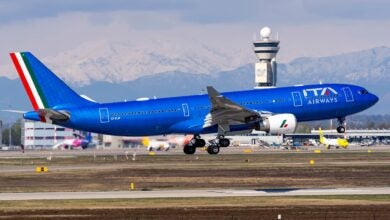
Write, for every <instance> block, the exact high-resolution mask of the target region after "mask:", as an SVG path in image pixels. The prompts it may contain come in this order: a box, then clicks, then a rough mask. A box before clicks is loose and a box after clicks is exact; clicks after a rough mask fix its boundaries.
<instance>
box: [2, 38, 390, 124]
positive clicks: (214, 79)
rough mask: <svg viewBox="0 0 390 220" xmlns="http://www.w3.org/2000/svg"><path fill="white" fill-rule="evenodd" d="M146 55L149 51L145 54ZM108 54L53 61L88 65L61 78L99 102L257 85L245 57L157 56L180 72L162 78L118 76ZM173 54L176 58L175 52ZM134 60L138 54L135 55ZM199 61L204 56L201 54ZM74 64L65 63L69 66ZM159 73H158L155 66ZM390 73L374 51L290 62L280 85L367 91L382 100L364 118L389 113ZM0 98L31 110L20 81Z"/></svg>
mask: <svg viewBox="0 0 390 220" xmlns="http://www.w3.org/2000/svg"><path fill="white" fill-rule="evenodd" d="M126 47H127V46H123V45H121V46H118V48H122V49H118V48H117V49H115V48H114V49H113V48H111V49H112V50H114V51H116V53H118V54H120V53H124V54H126V52H125V51H123V49H124V48H126ZM85 50H88V48H85ZM205 50H206V51H208V52H206V54H209V55H210V54H212V53H221V52H217V51H214V52H210V51H213V50H211V49H205ZM177 51H179V49H177ZM139 53H140V54H143V53H142V51H139ZM145 53H149V52H148V51H146V52H145ZM183 53H185V52H183ZM88 54H89V55H88ZM110 54H111V53H109V54H104V51H97V52H96V51H94V52H86V54H83V57H85V58H84V59H81V60H79V58H80V57H79V56H81V55H79V54H78V55H71V54H70V53H68V52H67V54H61V55H58V56H57V57H55V58H53V59H54V60H57V59H58V60H57V62H56V63H61V65H65V64H63V63H62V62H59V60H60V58H61V57H66V60H72V57H73V59H74V62H76V63H79V64H80V65H81V64H82V63H83V62H86V63H85V64H84V65H86V67H85V69H83V68H81V69H79V70H77V71H81V70H85V71H86V73H85V74H89V75H85V74H84V76H87V77H85V78H83V77H84V76H82V77H81V78H80V80H75V79H76V78H75V76H77V74H75V76H72V77H64V76H63V75H61V74H59V76H60V77H61V78H63V79H65V81H67V82H68V83H70V84H71V85H72V87H73V88H74V89H75V90H76V91H77V92H79V93H81V94H85V95H87V96H89V97H90V98H92V99H94V100H96V101H99V102H107V101H123V100H133V99H136V98H140V97H151V98H153V97H167V96H180V95H189V94H200V93H204V92H205V88H206V86H207V85H213V86H214V87H215V88H216V89H218V90H220V91H230V90H243V89H251V88H253V86H254V67H253V64H243V63H245V60H246V58H243V57H241V58H236V59H235V60H236V61H234V62H233V61H232V60H234V59H233V58H232V57H233V56H232V55H231V56H230V58H229V56H226V61H227V62H230V61H231V63H228V64H226V65H225V66H223V65H220V64H219V65H216V66H215V67H212V62H213V61H214V60H208V58H210V56H212V55H210V56H205V57H203V58H200V57H193V61H192V62H189V58H188V57H187V58H186V59H187V60H186V61H185V62H184V61H183V63H182V64H178V63H180V62H179V60H180V59H179V58H178V59H179V60H177V59H172V57H170V56H167V57H165V60H164V59H162V58H161V57H159V58H158V61H153V62H157V63H161V64H159V65H162V66H164V65H165V66H166V67H167V66H170V67H177V68H172V71H171V69H170V68H166V69H164V68H162V70H166V71H160V72H158V73H153V71H150V70H145V71H147V72H145V73H144V74H143V70H141V69H140V70H137V71H136V72H135V74H133V75H125V76H121V75H120V74H119V75H118V73H119V72H121V71H123V68H126V65H125V66H119V67H118V66H115V65H114V64H113V63H112V59H113V58H112V57H110ZM170 54H171V55H172V54H173V53H170ZM88 56H89V57H90V58H88ZM131 56H135V55H134V54H133V55H131ZM145 56H146V55H145ZM198 56H200V55H199V54H198ZM126 57H127V56H124V57H123V59H131V58H130V57H127V58H126ZM207 57H208V58H207ZM216 57H219V56H216ZM64 59H65V58H64ZM156 59H157V58H156ZM220 59H222V58H220ZM44 62H45V61H44ZM52 62H54V61H51V62H48V64H47V65H48V66H49V67H50V68H52V67H53V66H51V64H50V63H52ZM70 62H71V61H67V63H70ZM132 62H133V61H131V60H129V66H131V63H132ZM148 62H149V61H148ZM184 63H185V65H184ZM217 63H221V61H220V60H218V62H217ZM203 64H205V65H203ZM143 65H145V66H147V65H148V64H147V62H145V63H144V64H143ZM177 65H178V66H177ZM81 66H82V65H81ZM184 66H186V67H184ZM234 66H235V67H236V68H234ZM62 68H65V67H62ZM116 68H117V69H116ZM213 68H214V69H213ZM52 69H53V70H54V71H55V72H56V70H55V69H61V68H59V67H58V66H56V67H54V68H52ZM156 69H159V68H157V67H156ZM224 69H226V70H224ZM98 70H100V72H99V71H98ZM221 70H222V71H221ZM72 71H73V69H72V68H70V69H69V70H68V71H66V72H72ZM75 71H76V70H75ZM77 71H76V72H77ZM389 71H390V48H387V47H376V48H372V49H367V50H362V51H357V52H352V53H345V54H339V55H336V56H328V57H302V58H298V59H295V60H292V61H291V62H288V63H279V64H278V86H287V85H296V84H314V83H319V82H322V83H328V82H335V83H351V84H357V85H361V86H364V87H366V88H367V89H368V90H369V91H371V92H373V93H375V94H377V95H378V96H379V98H380V101H379V102H378V103H377V104H376V105H375V106H374V107H372V108H370V109H369V110H366V111H365V114H390V107H389V105H388V103H389V102H390V90H389V89H388V87H389V85H390V75H389V73H388V72H389ZM129 72H130V71H129ZM77 73H79V72H77ZM92 73H93V74H92ZM108 73H110V74H108ZM95 74H96V75H95ZM15 75H16V74H15ZM0 94H2V95H1V96H0V109H4V108H13V109H22V110H28V109H30V103H29V101H28V99H27V96H26V95H25V93H24V91H23V89H22V86H21V83H20V82H19V80H18V79H9V78H5V77H0ZM11 94H12V95H11ZM0 117H2V118H6V119H7V118H9V119H12V118H14V117H17V116H9V114H7V115H4V114H0Z"/></svg>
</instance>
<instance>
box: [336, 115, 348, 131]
mask: <svg viewBox="0 0 390 220" xmlns="http://www.w3.org/2000/svg"><path fill="white" fill-rule="evenodd" d="M337 123H338V125H339V126H338V127H337V129H336V130H337V132H338V133H345V125H346V123H345V117H342V118H337Z"/></svg>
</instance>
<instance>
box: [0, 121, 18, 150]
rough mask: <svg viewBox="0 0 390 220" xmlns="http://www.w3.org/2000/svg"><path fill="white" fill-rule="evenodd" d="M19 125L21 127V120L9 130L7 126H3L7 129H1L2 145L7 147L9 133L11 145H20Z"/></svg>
mask: <svg viewBox="0 0 390 220" xmlns="http://www.w3.org/2000/svg"><path fill="white" fill-rule="evenodd" d="M21 125H22V120H21V119H19V120H17V121H16V122H15V123H13V124H12V125H11V129H10V128H9V126H5V127H8V128H3V130H2V131H1V134H2V137H3V140H2V144H4V145H9V142H10V131H11V145H13V146H19V145H20V144H21V141H22V140H21V134H22V131H21Z"/></svg>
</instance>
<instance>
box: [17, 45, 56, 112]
mask: <svg viewBox="0 0 390 220" xmlns="http://www.w3.org/2000/svg"><path fill="white" fill-rule="evenodd" d="M10 55H11V58H12V61H13V63H14V65H15V68H16V70H17V72H18V74H19V77H20V79H21V81H22V83H23V86H24V89H25V90H26V92H27V95H28V97H29V99H30V101H31V104H32V106H33V108H34V110H35V111H38V110H39V109H45V108H48V104H47V102H46V99H45V96H44V93H43V91H42V89H41V87H40V85H39V83H38V81H37V78H36V75H35V74H36V73H34V70H33V68H32V67H31V64H30V63H29V61H28V59H27V58H26V54H25V53H24V52H17V53H11V54H10Z"/></svg>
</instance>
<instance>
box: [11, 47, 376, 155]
mask: <svg viewBox="0 0 390 220" xmlns="http://www.w3.org/2000/svg"><path fill="white" fill-rule="evenodd" d="M10 55H11V59H12V61H13V63H14V65H15V68H16V70H17V72H18V74H19V76H20V78H21V81H22V83H23V85H24V88H25V90H26V92H27V94H28V97H29V98H30V101H31V104H32V106H33V108H34V110H33V111H30V112H26V113H24V115H23V117H24V118H25V119H29V120H36V121H41V122H46V123H53V124H58V125H61V126H64V127H68V128H73V129H77V130H83V131H90V132H94V133H101V134H111V135H121V136H149V135H167V134H192V135H193V138H192V139H191V141H190V143H189V144H187V145H186V146H185V147H184V148H183V149H184V152H185V153H186V154H194V153H195V151H196V148H198V147H204V146H205V145H206V141H205V140H204V139H202V138H201V135H202V134H207V133H217V137H216V139H215V140H213V141H211V142H210V143H209V144H208V147H207V151H208V152H209V153H210V154H218V153H219V150H220V147H228V146H229V145H230V141H229V139H227V138H225V135H229V134H234V133H247V132H251V131H252V130H253V129H255V130H260V131H265V132H267V133H270V134H285V133H292V132H294V131H295V128H296V125H297V122H300V121H312V120H323V119H332V118H337V119H338V123H339V127H338V128H337V130H338V131H339V132H340V133H343V132H344V131H345V126H344V124H345V117H346V116H348V115H351V114H355V113H357V112H360V111H363V110H365V109H367V108H369V107H371V106H372V105H374V104H375V103H376V102H377V101H378V97H377V96H375V95H374V94H372V93H369V92H368V91H367V90H366V89H364V88H363V87H360V86H355V85H349V84H317V85H305V86H290V87H280V88H269V89H255V90H248V91H236V92H226V93H219V92H218V91H217V90H215V89H214V88H213V87H211V86H209V87H207V95H195V96H182V97H173V98H161V99H151V100H147V99H146V100H139V101H126V102H116V103H97V102H94V101H91V100H90V99H86V98H84V97H82V96H80V95H78V94H77V93H76V92H74V91H73V90H72V89H71V88H69V87H68V86H67V85H66V84H65V83H64V82H63V81H62V80H60V79H59V78H58V77H57V76H56V75H55V74H54V73H53V72H52V71H50V70H49V69H48V68H47V67H46V66H45V65H44V64H42V63H41V62H40V61H39V60H38V59H37V58H36V57H35V56H33V55H32V54H31V53H30V52H17V53H11V54H10ZM189 83H190V82H189Z"/></svg>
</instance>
